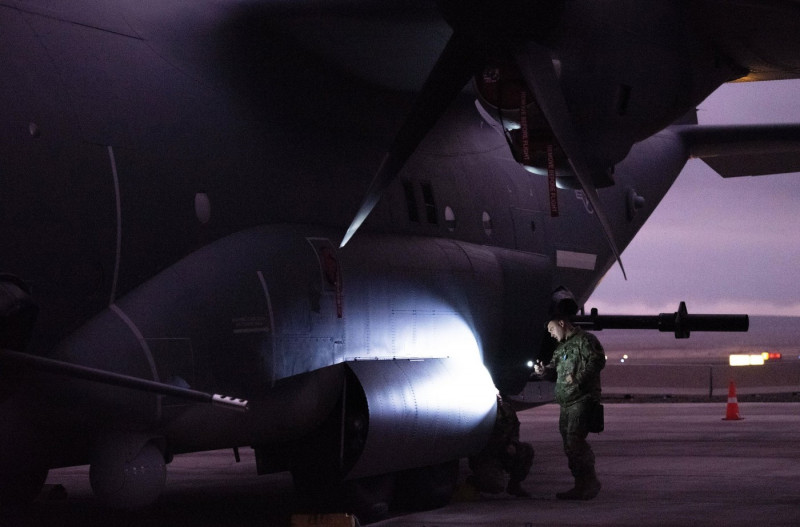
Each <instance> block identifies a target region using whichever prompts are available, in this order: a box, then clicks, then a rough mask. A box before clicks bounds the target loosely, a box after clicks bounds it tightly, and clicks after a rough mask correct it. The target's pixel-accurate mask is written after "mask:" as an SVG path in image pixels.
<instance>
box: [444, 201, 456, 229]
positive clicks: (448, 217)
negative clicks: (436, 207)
mask: <svg viewBox="0 0 800 527" xmlns="http://www.w3.org/2000/svg"><path fill="white" fill-rule="evenodd" d="M444 224H445V225H446V226H447V229H448V230H449V231H450V232H452V231H454V230H456V215H455V213H454V212H453V209H451V208H450V205H448V206H446V207H445V208H444Z"/></svg>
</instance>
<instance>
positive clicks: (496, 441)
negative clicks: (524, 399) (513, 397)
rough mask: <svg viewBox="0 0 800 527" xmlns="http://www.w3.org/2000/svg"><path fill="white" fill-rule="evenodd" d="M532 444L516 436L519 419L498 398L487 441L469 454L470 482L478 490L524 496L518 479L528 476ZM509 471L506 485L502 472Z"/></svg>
mask: <svg viewBox="0 0 800 527" xmlns="http://www.w3.org/2000/svg"><path fill="white" fill-rule="evenodd" d="M533 456H534V452H533V447H532V446H531V445H530V444H528V443H523V442H521V441H520V440H519V419H518V418H517V414H516V412H514V409H513V408H512V407H511V405H510V404H508V403H507V402H505V401H503V400H498V402H497V420H496V421H495V425H494V429H493V430H492V434H491V436H490V437H489V442H488V443H487V444H486V446H485V447H484V448H483V450H481V451H480V452H479V453H478V454H476V455H474V456H472V457H470V458H469V467H470V469H471V470H472V471H473V476H472V477H471V478H470V482H471V483H472V484H473V485H474V486H475V487H476V488H477V489H478V490H480V491H483V492H488V493H491V494H497V493H499V492H502V491H503V489H504V488H505V490H506V491H507V492H508V493H509V494H513V495H515V496H527V493H526V492H525V491H524V490H522V487H521V486H520V482H522V480H524V479H525V478H526V477H527V476H528V472H529V471H530V469H531V465H532V464H533ZM504 472H507V473H508V475H509V479H508V485H507V486H506V485H505V474H504Z"/></svg>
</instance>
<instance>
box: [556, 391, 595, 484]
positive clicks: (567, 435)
mask: <svg viewBox="0 0 800 527" xmlns="http://www.w3.org/2000/svg"><path fill="white" fill-rule="evenodd" d="M595 404H596V402H595V401H594V400H592V399H585V400H583V401H579V402H577V403H575V404H573V405H570V406H562V407H561V415H560V417H559V420H558V429H559V431H560V432H561V439H562V441H563V442H564V453H565V454H566V455H567V461H568V462H569V470H570V472H572V475H573V476H574V477H576V478H579V477H581V476H584V475H586V474H593V473H594V452H592V447H590V446H589V443H588V442H587V441H586V436H588V435H589V419H590V417H591V411H592V408H593V407H594V405H595Z"/></svg>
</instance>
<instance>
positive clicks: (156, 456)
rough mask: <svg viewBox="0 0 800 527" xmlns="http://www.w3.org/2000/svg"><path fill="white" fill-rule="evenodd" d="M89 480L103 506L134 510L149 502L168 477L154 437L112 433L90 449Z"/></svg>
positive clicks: (159, 490)
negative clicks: (91, 450) (92, 449)
mask: <svg viewBox="0 0 800 527" xmlns="http://www.w3.org/2000/svg"><path fill="white" fill-rule="evenodd" d="M90 464H91V466H90V468H89V481H90V483H91V485H92V491H94V494H95V496H97V498H98V499H100V500H101V501H102V502H103V503H104V504H105V505H107V506H109V507H114V508H122V509H137V508H141V507H145V506H147V505H150V504H152V503H153V502H154V501H155V500H156V499H157V498H158V496H159V495H160V494H161V491H162V490H163V489H164V485H165V483H166V479H167V466H166V463H165V461H164V454H163V453H162V451H161V449H160V448H159V447H158V446H157V445H156V443H155V442H154V441H153V438H150V437H148V436H140V435H125V434H114V435H111V436H108V437H106V438H103V439H102V440H101V441H99V442H98V444H97V445H96V446H95V448H94V451H93V452H92V456H91V460H90Z"/></svg>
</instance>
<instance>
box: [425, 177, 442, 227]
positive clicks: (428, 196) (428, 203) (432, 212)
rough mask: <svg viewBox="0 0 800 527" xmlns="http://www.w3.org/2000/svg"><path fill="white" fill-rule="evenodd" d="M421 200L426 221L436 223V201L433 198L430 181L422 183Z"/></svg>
mask: <svg viewBox="0 0 800 527" xmlns="http://www.w3.org/2000/svg"><path fill="white" fill-rule="evenodd" d="M422 200H423V201H424V202H425V214H426V215H427V218H428V223H432V224H434V225H436V224H437V223H439V220H438V219H437V217H436V201H435V200H434V199H433V187H432V186H431V184H430V183H423V184H422Z"/></svg>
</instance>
